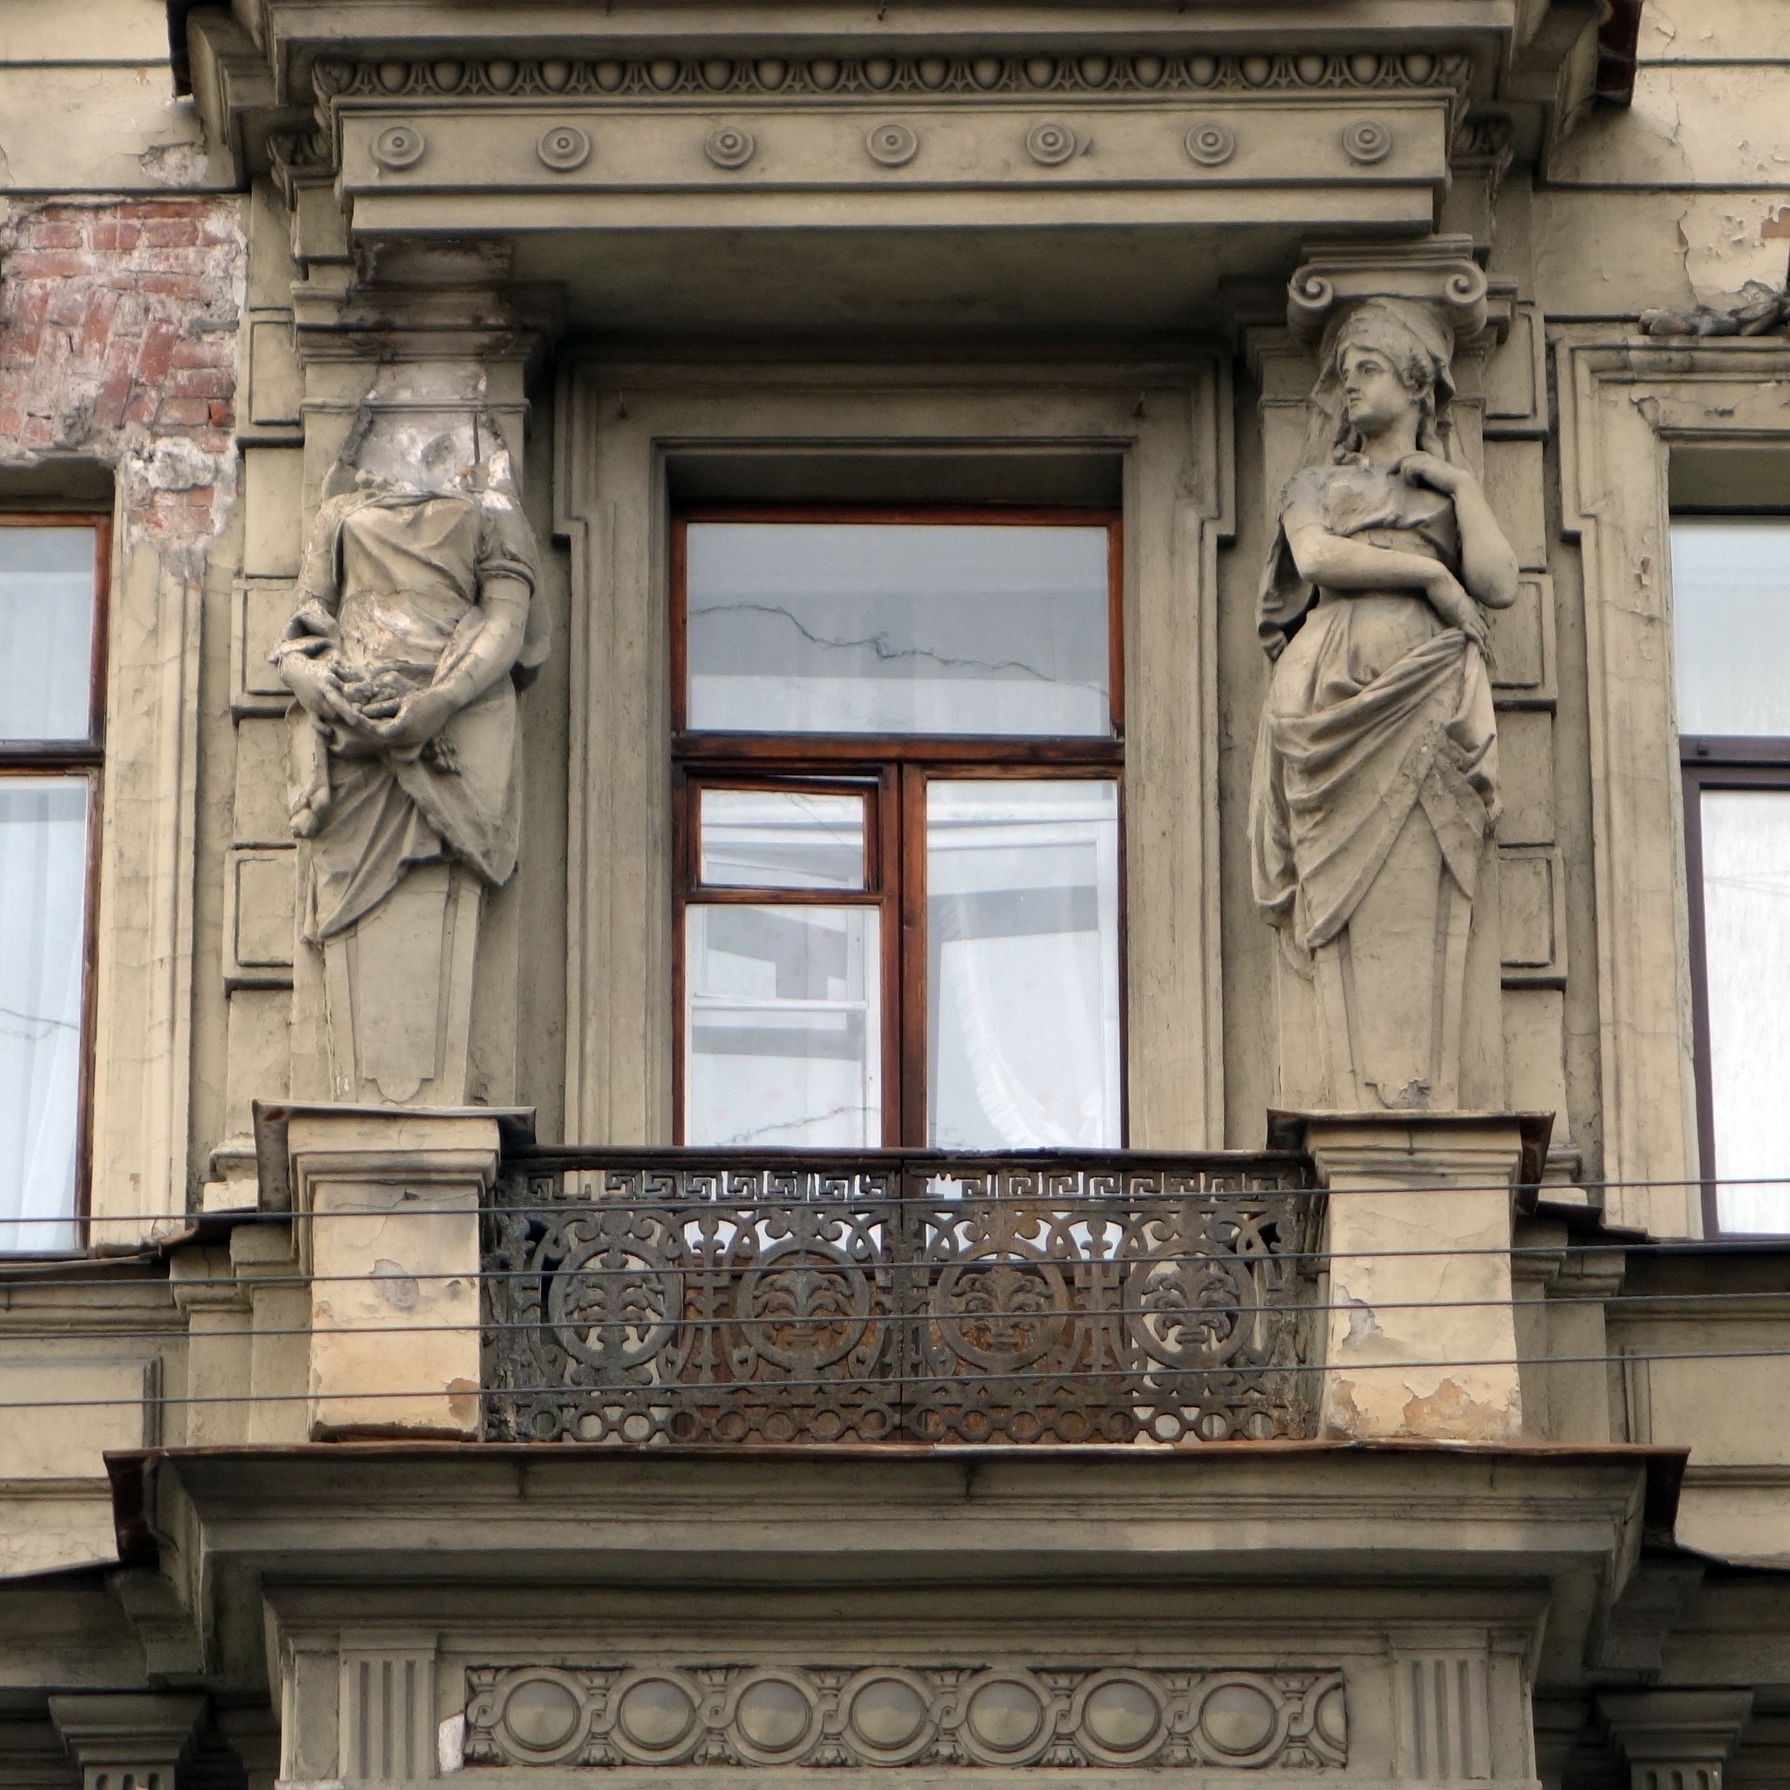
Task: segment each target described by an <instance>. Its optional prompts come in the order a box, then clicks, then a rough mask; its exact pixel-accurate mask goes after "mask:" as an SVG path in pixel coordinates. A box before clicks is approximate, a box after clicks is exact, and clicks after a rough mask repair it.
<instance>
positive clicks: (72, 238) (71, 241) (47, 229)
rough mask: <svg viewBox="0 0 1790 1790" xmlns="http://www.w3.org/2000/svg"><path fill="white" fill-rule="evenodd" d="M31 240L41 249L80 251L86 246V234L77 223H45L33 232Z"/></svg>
mask: <svg viewBox="0 0 1790 1790" xmlns="http://www.w3.org/2000/svg"><path fill="white" fill-rule="evenodd" d="M31 240H32V242H33V243H35V244H36V246H37V247H38V248H40V249H78V248H81V247H83V246H85V240H86V232H85V231H84V230H83V229H82V228H81V226H80V225H79V224H76V223H67V224H62V223H57V224H51V223H43V224H39V225H38V227H37V228H36V229H35V230H34V231H32V233H31Z"/></svg>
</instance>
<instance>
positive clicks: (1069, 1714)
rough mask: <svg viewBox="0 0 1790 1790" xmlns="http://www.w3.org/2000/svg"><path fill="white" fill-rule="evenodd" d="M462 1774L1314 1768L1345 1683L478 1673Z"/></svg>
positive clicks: (1236, 1671) (865, 1668) (638, 1671)
mask: <svg viewBox="0 0 1790 1790" xmlns="http://www.w3.org/2000/svg"><path fill="white" fill-rule="evenodd" d="M466 1684H467V1702H466V1727H465V1730H464V1740H463V1742H462V1746H461V1758H460V1760H459V1761H458V1763H461V1764H465V1765H556V1764H557V1765H624V1764H632V1765H646V1766H655V1765H656V1766H687V1765H692V1764H718V1763H723V1762H724V1763H727V1764H732V1765H761V1766H762V1765H797V1766H838V1765H855V1766H860V1767H864V1766H916V1767H921V1768H925V1767H928V1766H931V1767H937V1766H941V1765H948V1766H950V1767H952V1768H954V1769H962V1768H964V1767H977V1766H981V1767H996V1768H999V1767H1012V1766H1025V1765H1032V1764H1036V1763H1039V1762H1040V1761H1042V1760H1043V1759H1044V1758H1045V1756H1046V1755H1047V1754H1048V1756H1049V1759H1050V1763H1051V1764H1053V1765H1074V1766H1081V1767H1083V1768H1086V1767H1095V1768H1101V1767H1104V1768H1121V1769H1122V1768H1132V1769H1136V1768H1139V1767H1156V1768H1161V1767H1174V1766H1181V1767H1188V1766H1193V1767H1200V1766H1205V1767H1211V1766H1218V1767H1221V1768H1222V1767H1229V1768H1232V1769H1236V1768H1256V1767H1262V1766H1271V1767H1276V1768H1305V1769H1311V1768H1322V1767H1326V1766H1331V1767H1334V1766H1346V1765H1347V1763H1348V1757H1349V1753H1348V1714H1347V1710H1346V1706H1345V1696H1346V1687H1345V1682H1344V1675H1343V1673H1342V1671H1341V1670H1340V1669H1338V1668H1337V1667H1335V1666H1329V1667H1324V1666H1319V1667H1293V1668H1280V1669H1277V1670H1274V1671H1263V1670H1261V1669H1259V1668H1252V1667H1226V1666H1223V1665H1216V1666H1214V1665H1199V1664H1193V1663H1188V1664H1185V1665H1176V1666H1134V1665H1116V1664H1115V1665H1108V1666H1087V1665H1081V1666H1075V1667H1052V1668H1048V1669H1040V1668H1038V1667H1037V1666H1036V1664H1035V1663H1031V1662H1028V1663H1026V1664H1019V1663H1011V1664H1005V1665H1003V1664H998V1663H994V1662H988V1661H984V1662H981V1663H970V1662H964V1663H960V1664H952V1665H941V1664H915V1663H897V1662H894V1661H889V1662H884V1663H879V1662H875V1661H861V1660H860V1661H856V1662H851V1663H843V1662H842V1663H839V1664H836V1665H803V1666H790V1665H784V1664H773V1663H768V1662H767V1663H761V1664H757V1665H704V1664H696V1663H691V1662H680V1663H678V1664H675V1665H674V1664H671V1663H670V1662H663V1663H660V1662H654V1663H641V1664H634V1665H621V1664H615V1665H589V1666H574V1665H565V1664H559V1665H521V1664H517V1665H507V1666H499V1665H481V1666H472V1667H469V1668H468V1670H467V1674H466Z"/></svg>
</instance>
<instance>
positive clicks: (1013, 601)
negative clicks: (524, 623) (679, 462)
mask: <svg viewBox="0 0 1790 1790" xmlns="http://www.w3.org/2000/svg"><path fill="white" fill-rule="evenodd" d="M672 578H673V627H672V667H673V679H674V694H673V709H674V729H675V735H674V756H675V774H674V797H675V801H676V863H675V878H676V881H675V888H676V900H677V910H678V911H677V915H676V936H677V978H678V989H677V1009H678V1028H677V1029H678V1038H677V1076H678V1086H677V1089H676V1106H677V1114H678V1127H679V1131H678V1137H679V1141H680V1142H682V1143H687V1144H714V1145H749V1146H753V1147H760V1148H762V1147H790V1148H802V1149H865V1148H875V1147H878V1146H882V1145H889V1146H894V1145H931V1146H936V1147H939V1148H945V1149H959V1150H995V1149H1043V1148H1067V1147H1076V1148H1083V1149H1088V1148H1102V1147H1116V1146H1118V1145H1120V1144H1122V1143H1123V1141H1124V1090H1123V1068H1122V1064H1123V1035H1122V1018H1123V1005H1124V997H1123V986H1124V984H1123V916H1122V896H1123V874H1122V851H1121V820H1122V816H1121V792H1120V785H1119V768H1120V764H1121V762H1122V760H1121V754H1122V745H1121V740H1122V715H1123V705H1122V700H1121V699H1122V691H1121V680H1120V647H1119V591H1120V587H1121V586H1120V532H1119V522H1118V518H1117V517H1116V516H1114V515H1112V514H1110V513H1107V512H1094V511H1086V510H1073V511H1071V510H1052V511H1018V510H984V511H972V510H950V511H944V510H910V511H901V512H889V511H880V512H868V511H862V510H845V509H827V510H802V511H793V510H765V509H752V510H747V509H734V510H717V509H707V510H691V511H688V512H686V513H684V514H682V515H680V516H678V517H677V518H675V519H674V524H673V541H672Z"/></svg>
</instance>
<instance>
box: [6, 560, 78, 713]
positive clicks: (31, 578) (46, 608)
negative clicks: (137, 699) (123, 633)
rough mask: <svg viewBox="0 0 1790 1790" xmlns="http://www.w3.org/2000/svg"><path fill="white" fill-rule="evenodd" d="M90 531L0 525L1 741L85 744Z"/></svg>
mask: <svg viewBox="0 0 1790 1790" xmlns="http://www.w3.org/2000/svg"><path fill="white" fill-rule="evenodd" d="M92 653H93V530H92V529H91V528H3V527H0V740H84V739H86V738H87V736H88V731H89V726H90V722H89V716H88V706H89V689H88V686H89V678H90V673H91V665H92Z"/></svg>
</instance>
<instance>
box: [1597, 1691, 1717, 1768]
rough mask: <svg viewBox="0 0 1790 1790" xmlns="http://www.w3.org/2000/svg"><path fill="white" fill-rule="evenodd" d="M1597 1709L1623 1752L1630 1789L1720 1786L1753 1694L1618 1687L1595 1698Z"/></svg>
mask: <svg viewBox="0 0 1790 1790" xmlns="http://www.w3.org/2000/svg"><path fill="white" fill-rule="evenodd" d="M1597 1707H1598V1713H1599V1714H1601V1715H1602V1716H1603V1718H1604V1720H1605V1721H1606V1722H1608V1723H1609V1724H1610V1727H1611V1728H1612V1730H1613V1731H1614V1732H1615V1735H1616V1738H1617V1739H1618V1740H1620V1741H1621V1743H1622V1750H1623V1751H1624V1752H1625V1753H1626V1754H1627V1755H1628V1765H1629V1783H1630V1786H1631V1790H1722V1777H1723V1768H1724V1767H1725V1765H1726V1764H1727V1761H1728V1757H1729V1755H1730V1754H1731V1753H1732V1752H1733V1751H1734V1747H1735V1744H1736V1743H1737V1742H1738V1741H1739V1739H1740V1735H1741V1731H1742V1730H1743V1729H1744V1728H1745V1727H1746V1725H1747V1722H1748V1720H1749V1719H1750V1718H1751V1716H1752V1713H1753V1693H1752V1692H1751V1691H1750V1690H1655V1691H1622V1692H1618V1693H1614V1694H1608V1693H1606V1694H1605V1695H1604V1696H1601V1697H1599V1698H1598V1700H1597Z"/></svg>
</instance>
